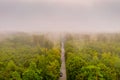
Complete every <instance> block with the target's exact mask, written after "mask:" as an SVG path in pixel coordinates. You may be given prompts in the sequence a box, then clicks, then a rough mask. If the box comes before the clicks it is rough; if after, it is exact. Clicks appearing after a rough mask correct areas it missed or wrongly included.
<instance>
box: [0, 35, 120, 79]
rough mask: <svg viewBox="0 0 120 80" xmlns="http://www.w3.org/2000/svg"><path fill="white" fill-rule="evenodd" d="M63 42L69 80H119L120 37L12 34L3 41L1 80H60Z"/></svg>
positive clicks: (0, 49)
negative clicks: (54, 36) (53, 36)
mask: <svg viewBox="0 0 120 80" xmlns="http://www.w3.org/2000/svg"><path fill="white" fill-rule="evenodd" d="M60 41H64V44H65V57H66V70H67V80H120V34H96V35H93V34H92V35H88V34H81V35H80V34H66V35H65V36H64V38H61V40H60V36H59V39H54V38H51V36H48V34H44V35H43V34H40V35H35V34H34V35H30V34H26V33H19V34H12V35H9V36H8V37H6V38H4V39H2V40H0V80H58V79H59V77H60V66H61V55H60V52H61V51H60V50H61V49H60V48H61V47H60Z"/></svg>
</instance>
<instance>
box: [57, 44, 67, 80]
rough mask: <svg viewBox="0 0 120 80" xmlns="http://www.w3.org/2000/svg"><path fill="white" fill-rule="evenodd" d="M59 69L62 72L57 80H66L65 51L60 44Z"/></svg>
mask: <svg viewBox="0 0 120 80" xmlns="http://www.w3.org/2000/svg"><path fill="white" fill-rule="evenodd" d="M61 61H62V64H61V69H60V71H61V72H62V74H63V75H62V77H60V78H59V80H66V79H67V78H66V66H65V50H64V43H63V42H62V43H61Z"/></svg>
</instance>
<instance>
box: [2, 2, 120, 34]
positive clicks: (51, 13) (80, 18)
mask: <svg viewBox="0 0 120 80" xmlns="http://www.w3.org/2000/svg"><path fill="white" fill-rule="evenodd" d="M119 21H120V1H119V0H90V1H89V0H86V1H82V0H74V1H73V0H57V1H56V0H40V1H39V0H25V1H24V0H17V1H15V0H10V1H9V0H1V1H0V32H14V31H22V32H81V33H82V32H83V33H87V32H91V33H96V32H119V31H120V22H119Z"/></svg>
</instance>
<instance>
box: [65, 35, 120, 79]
mask: <svg viewBox="0 0 120 80" xmlns="http://www.w3.org/2000/svg"><path fill="white" fill-rule="evenodd" d="M119 41H120V34H117V33H116V34H97V35H88V34H84V35H73V34H71V35H67V36H66V41H65V50H66V69H67V80H120V42H119Z"/></svg>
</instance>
